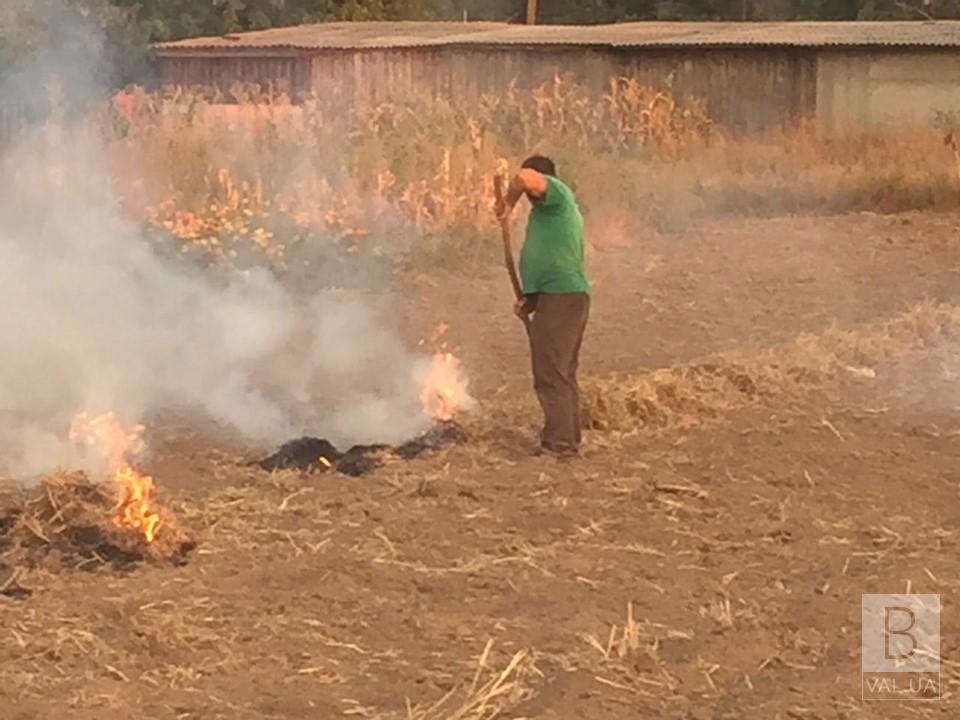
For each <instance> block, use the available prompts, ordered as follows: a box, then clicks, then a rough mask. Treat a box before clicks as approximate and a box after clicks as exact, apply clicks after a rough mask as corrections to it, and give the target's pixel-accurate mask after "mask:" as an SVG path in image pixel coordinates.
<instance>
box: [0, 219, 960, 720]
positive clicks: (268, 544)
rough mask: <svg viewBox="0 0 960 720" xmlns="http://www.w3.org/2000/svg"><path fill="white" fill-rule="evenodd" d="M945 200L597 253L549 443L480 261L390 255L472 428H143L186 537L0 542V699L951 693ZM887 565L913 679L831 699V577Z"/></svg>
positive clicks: (469, 715)
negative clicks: (564, 413) (40, 555)
mask: <svg viewBox="0 0 960 720" xmlns="http://www.w3.org/2000/svg"><path fill="white" fill-rule="evenodd" d="M958 232H960V215H952V216H951V215H919V214H918V215H905V216H896V217H881V216H875V215H856V216H844V217H834V218H786V219H778V220H765V221H759V220H758V221H749V222H744V221H737V222H725V223H718V224H714V225H711V226H709V227H704V228H701V229H699V230H697V231H693V232H690V233H688V234H687V235H685V236H683V237H673V238H661V239H649V238H637V239H635V240H633V241H631V242H628V243H626V244H625V246H622V247H615V248H609V249H605V250H603V251H598V252H596V253H595V254H594V256H593V274H594V277H595V280H596V296H595V304H594V312H593V317H592V322H591V326H590V329H589V337H588V340H587V345H586V348H585V352H584V357H583V374H584V386H585V402H586V404H587V405H588V408H589V410H590V417H591V419H592V421H593V423H594V425H595V427H596V428H597V429H595V430H593V431H591V432H590V433H589V434H588V440H587V446H586V450H585V454H584V457H583V458H582V459H580V460H578V461H574V462H567V463H558V462H556V461H553V460H549V459H543V458H535V457H531V456H529V454H528V450H529V449H530V448H531V446H532V443H533V438H534V422H535V419H536V413H535V411H534V407H533V399H532V395H531V393H530V392H529V391H528V389H527V386H528V384H529V380H528V370H527V362H528V361H527V356H526V351H525V345H524V338H523V335H522V330H521V328H520V327H519V325H518V324H517V322H516V320H515V319H514V318H512V317H511V316H510V314H509V302H508V298H507V296H508V293H509V291H508V289H507V285H506V280H505V275H504V273H503V272H502V269H498V268H496V267H491V268H490V269H489V272H487V273H484V274H482V275H481V276H479V277H475V278H470V279H463V278H450V279H445V278H443V277H441V276H439V275H431V276H429V277H426V276H424V277H416V278H413V279H412V280H411V282H410V287H409V288H408V289H407V290H406V292H405V294H404V300H403V302H402V303H399V304H398V305H397V313H398V321H399V323H400V324H401V326H402V327H403V329H404V332H405V333H406V334H407V335H408V337H409V338H410V340H411V342H414V341H415V340H416V339H417V338H421V337H425V336H428V335H429V333H430V331H431V329H432V328H433V326H434V325H435V324H436V323H437V322H439V321H445V322H447V323H449V325H450V327H451V330H450V340H451V343H452V345H454V346H456V347H458V348H459V353H460V355H461V356H462V358H463V360H464V363H465V365H466V367H467V369H468V370H469V372H470V374H471V379H472V382H473V389H474V391H475V394H476V395H477V397H478V399H479V400H480V401H481V407H480V409H479V410H478V411H477V413H476V415H475V416H474V417H473V418H470V419H468V420H466V421H465V422H466V425H467V427H468V429H469V431H470V433H471V439H470V441H469V442H468V443H467V444H465V445H462V446H457V447H454V448H450V449H447V450H443V451H441V452H439V453H436V454H434V455H431V456H429V457H424V458H422V459H418V460H415V461H411V462H395V463H391V464H389V465H387V466H386V467H384V468H382V469H381V470H379V471H377V472H376V473H375V474H373V475H370V476H368V477H365V478H362V479H350V478H346V477H340V476H333V475H325V476H320V477H315V478H308V477H303V476H300V475H297V474H295V473H286V472H285V473H276V474H272V475H271V474H268V473H265V472H261V471H259V470H252V469H250V468H248V467H245V466H244V465H243V464H242V460H243V459H244V458H243V457H242V455H243V454H244V453H251V454H252V453H253V452H254V449H249V448H247V449H245V448H241V447H237V446H236V445H234V444H231V443H229V442H227V441H225V440H223V441H221V440H218V439H217V438H216V436H211V434H210V433H209V432H207V431H205V430H204V429H203V428H199V427H194V426H192V425H191V424H190V423H188V422H186V421H177V420H175V419H168V420H166V421H165V422H164V423H162V424H160V425H157V426H155V427H153V428H152V430H151V432H152V434H151V438H150V439H151V443H152V445H153V447H154V451H155V452H154V454H153V456H152V462H151V465H150V467H147V468H146V469H147V470H149V471H151V472H152V473H153V474H154V475H155V477H156V478H157V480H158V483H159V484H160V486H161V488H162V489H163V491H164V495H163V496H162V499H163V501H164V502H165V503H166V504H167V505H168V506H169V507H170V508H171V509H172V510H173V511H174V512H175V513H176V515H177V517H178V519H179V521H180V523H181V525H182V526H183V527H184V528H185V529H186V530H187V531H188V532H189V533H190V534H191V535H192V537H193V538H194V540H196V542H197V543H198V547H197V550H196V551H195V552H194V554H193V555H192V557H191V559H190V562H189V563H188V564H187V565H186V566H184V567H179V568H174V567H155V566H151V565H146V566H142V567H139V568H137V569H136V570H134V571H133V572H130V573H117V572H116V571H113V570H111V569H109V568H107V567H96V566H94V567H91V568H90V569H89V570H88V571H67V570H60V571H57V570H52V569H33V570H28V571H25V572H23V573H21V574H20V576H19V577H18V578H17V582H18V583H19V584H20V585H22V586H24V587H27V588H29V589H30V590H32V591H33V594H32V595H31V596H30V597H27V598H23V599H14V598H7V597H3V596H0V623H2V633H0V636H2V641H0V708H2V709H0V717H2V718H4V720H7V719H9V720H41V719H43V720H46V718H52V717H68V718H71V720H101V719H102V718H108V717H122V718H131V719H133V718H150V719H153V718H156V719H157V720H167V719H170V720H173V719H179V720H215V719H219V718H223V719H228V718H229V719H230V720H267V719H270V720H273V719H276V720H281V719H282V720H293V719H297V720H300V719H306V718H317V719H320V720H323V719H324V718H332V717H340V716H344V715H348V716H359V717H368V718H408V717H410V718H424V719H429V720H453V719H454V718H459V719H462V720H474V719H476V720H479V719H480V718H484V719H485V720H491V719H492V718H544V719H550V720H572V719H574V718H590V719H591V720H628V719H629V720H634V719H636V718H646V717H650V718H664V719H666V720H674V719H675V720H681V719H682V720H714V719H716V720H721V719H725V720H734V719H740V718H750V719H753V718H756V719H758V720H759V719H764V720H767V719H771V720H841V719H851V720H853V719H860V718H915V717H956V716H957V713H958V712H960V710H958V703H957V699H956V692H957V688H958V686H960V640H958V636H957V634H956V633H957V630H956V628H957V622H956V617H957V616H956V612H955V608H956V607H957V603H958V601H960V593H958V589H960V584H958V582H960V581H958V577H957V571H956V553H957V552H958V540H960V535H958V521H960V497H958V494H960V471H958V469H957V468H958V460H960V300H958V298H957V293H958V292H960V276H958V274H957V268H958V267H960V263H958V261H960V242H958V240H960V235H958ZM627 240H628V241H629V240H630V239H629V238H628V239H627ZM938 303H943V304H942V305H941V304H938ZM610 373H620V376H619V377H618V378H617V379H612V378H611V377H610ZM0 585H3V579H2V578H0ZM907 591H912V592H930V593H940V594H941V596H942V600H943V607H944V615H943V619H942V630H943V647H942V653H943V657H944V664H943V669H942V680H943V689H944V697H943V699H942V700H941V701H939V702H926V703H925V702H893V703H889V702H888V703H869V704H862V703H861V701H860V692H861V690H860V672H859V670H860V627H859V626H860V596H861V594H862V593H871V592H883V593H895V592H907Z"/></svg>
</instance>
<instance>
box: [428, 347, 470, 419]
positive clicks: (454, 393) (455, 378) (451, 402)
mask: <svg viewBox="0 0 960 720" xmlns="http://www.w3.org/2000/svg"><path fill="white" fill-rule="evenodd" d="M420 404H421V405H422V406H423V410H424V412H425V413H427V415H429V416H430V417H431V418H433V419H434V420H437V421H439V422H448V421H450V420H453V418H454V417H456V415H457V413H459V412H461V411H462V410H469V409H470V407H472V406H473V398H472V397H470V393H468V392H467V380H466V378H465V377H464V375H463V370H462V368H461V366H460V361H459V360H458V359H457V358H456V357H454V356H453V355H452V354H450V353H448V352H441V353H437V354H436V355H434V356H433V364H432V365H431V366H430V369H429V370H428V371H427V373H426V376H425V378H424V380H423V383H422V384H421V386H420Z"/></svg>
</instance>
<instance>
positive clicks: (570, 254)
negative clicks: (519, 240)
mask: <svg viewBox="0 0 960 720" xmlns="http://www.w3.org/2000/svg"><path fill="white" fill-rule="evenodd" d="M523 195H526V196H527V199H528V200H529V201H530V204H531V211H530V221H529V223H528V225H527V235H526V239H525V241H524V243H523V250H522V251H521V253H520V277H521V280H522V284H523V297H522V298H521V299H520V300H518V301H517V303H516V305H515V307H514V312H516V313H517V315H519V316H520V317H521V318H523V319H527V318H530V316H531V314H532V318H530V321H529V327H530V351H531V355H532V357H533V385H534V389H535V390H536V392H537V398H538V399H539V401H540V406H541V407H542V408H543V415H544V426H543V430H542V432H541V433H540V445H541V451H542V452H547V453H551V454H557V455H572V454H576V453H577V452H578V450H579V448H580V393H579V388H578V385H577V366H578V364H579V357H580V344H581V342H582V340H583V333H584V330H585V329H586V326H587V317H588V315H589V313H590V283H589V282H588V281H587V276H586V270H585V268H584V245H583V243H584V238H583V216H582V215H581V214H580V209H579V208H578V207H577V200H576V197H575V196H574V194H573V191H572V190H571V189H570V188H569V187H567V185H566V184H564V183H563V182H562V181H561V180H559V179H558V178H557V169H556V166H555V165H554V163H553V161H552V160H550V158H547V157H543V156H541V155H535V156H533V157H531V158H528V159H527V160H526V161H525V162H524V163H523V166H522V168H521V170H520V172H519V173H517V176H516V177H515V178H514V179H513V181H512V182H511V183H510V188H509V190H508V191H507V197H506V199H505V206H504V207H502V208H499V209H498V212H499V215H500V221H501V222H509V219H510V214H511V213H512V212H513V209H514V208H515V207H516V205H517V202H518V201H519V200H520V198H521V196H523Z"/></svg>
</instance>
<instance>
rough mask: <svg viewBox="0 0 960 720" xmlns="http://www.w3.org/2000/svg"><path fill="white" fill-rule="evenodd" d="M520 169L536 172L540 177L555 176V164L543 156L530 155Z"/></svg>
mask: <svg viewBox="0 0 960 720" xmlns="http://www.w3.org/2000/svg"><path fill="white" fill-rule="evenodd" d="M520 167H521V168H523V169H524V170H536V171H537V172H538V173H540V174H541V175H549V176H550V177H556V176H557V166H556V164H554V162H553V160H551V159H550V158H548V157H546V156H545V155H532V156H530V157H528V158H527V159H526V160H524V161H523V165H521V166H520Z"/></svg>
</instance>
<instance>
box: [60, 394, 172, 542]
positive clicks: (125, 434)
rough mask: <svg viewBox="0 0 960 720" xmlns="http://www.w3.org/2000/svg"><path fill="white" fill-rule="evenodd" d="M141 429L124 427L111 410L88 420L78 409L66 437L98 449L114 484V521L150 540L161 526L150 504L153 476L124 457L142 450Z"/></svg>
mask: <svg viewBox="0 0 960 720" xmlns="http://www.w3.org/2000/svg"><path fill="white" fill-rule="evenodd" d="M143 430H144V427H143V426H142V425H136V426H134V427H133V428H131V429H130V430H126V429H124V427H123V425H122V424H121V423H120V421H119V420H117V418H116V416H115V415H114V414H113V413H112V412H108V413H105V414H103V415H100V416H99V417H96V418H94V419H92V420H91V419H90V418H89V416H88V415H87V413H80V414H79V415H77V417H76V418H74V420H73V423H72V424H71V425H70V441H71V442H73V443H75V444H77V445H83V446H85V447H96V448H99V449H100V451H101V452H102V453H103V456H104V458H106V460H107V463H108V465H109V467H110V474H111V476H112V477H113V480H114V482H116V483H117V486H118V497H117V505H116V508H115V515H114V522H115V523H116V524H117V525H118V526H120V527H128V528H132V529H134V530H137V531H138V532H140V533H141V534H142V535H143V538H144V540H146V542H147V543H152V542H153V541H154V539H155V538H156V537H157V532H158V531H159V530H160V526H161V520H160V515H159V513H157V512H156V510H155V509H154V507H153V499H152V495H153V489H154V485H153V478H152V477H150V476H149V475H144V474H143V473H141V472H140V471H139V470H137V469H136V468H135V467H133V466H132V465H131V464H130V461H129V460H128V458H129V457H131V456H135V455H137V454H138V453H140V452H141V451H142V450H143V438H142V434H143Z"/></svg>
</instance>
